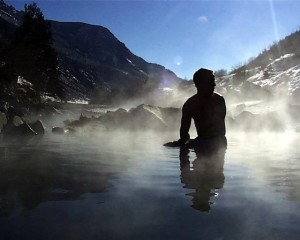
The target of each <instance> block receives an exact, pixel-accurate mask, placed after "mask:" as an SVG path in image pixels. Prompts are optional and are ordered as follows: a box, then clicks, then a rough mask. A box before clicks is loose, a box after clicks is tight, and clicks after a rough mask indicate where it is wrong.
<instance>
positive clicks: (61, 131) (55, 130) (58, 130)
mask: <svg viewBox="0 0 300 240" xmlns="http://www.w3.org/2000/svg"><path fill="white" fill-rule="evenodd" d="M52 133H55V134H64V133H65V129H64V128H62V127H53V128H52Z"/></svg>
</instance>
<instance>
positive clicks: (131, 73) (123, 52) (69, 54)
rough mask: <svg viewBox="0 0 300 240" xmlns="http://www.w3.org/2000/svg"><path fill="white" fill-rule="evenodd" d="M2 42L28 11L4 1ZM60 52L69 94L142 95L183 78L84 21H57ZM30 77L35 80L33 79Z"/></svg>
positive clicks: (1, 3) (55, 40) (0, 5)
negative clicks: (146, 59)
mask: <svg viewBox="0 0 300 240" xmlns="http://www.w3.org/2000/svg"><path fill="white" fill-rule="evenodd" d="M0 13H1V15H0V24H1V29H0V43H5V44H7V42H9V40H10V39H11V38H12V36H13V31H14V29H15V28H16V27H17V25H18V24H20V21H21V16H22V13H21V12H18V11H16V10H15V9H14V8H13V7H11V6H8V5H6V4H5V3H4V1H3V0H0ZM51 25H52V33H53V44H54V48H55V49H56V51H57V52H58V56H59V70H60V74H61V76H60V79H61V82H62V83H63V86H64V88H65V94H66V96H67V98H91V97H92V98H93V99H94V101H96V102H100V103H101V102H102V103H103V102H104V103H105V101H108V102H109V101H110V102H111V101H113V100H112V99H109V98H119V100H122V97H124V98H125V97H126V98H137V97H139V96H144V95H145V94H146V95H147V94H149V93H151V92H152V91H155V90H157V89H158V88H160V87H161V84H163V83H164V84H166V86H165V87H171V86H172V85H176V84H177V83H178V82H179V81H181V79H179V78H178V77H177V76H176V75H175V74H174V73H173V72H171V71H169V70H167V69H165V68H164V67H163V66H160V65H157V64H152V63H148V62H146V61H145V60H144V59H142V58H140V57H138V56H136V55H134V54H133V53H132V52H131V51H130V50H129V49H128V48H127V47H126V46H125V44H124V43H122V42H120V41H119V40H118V39H117V38H116V37H115V36H114V35H113V34H112V33H111V32H110V31H109V30H108V29H106V28H104V27H101V26H95V25H90V24H86V23H79V22H70V23H63V22H56V21H51ZM28 81H30V79H28Z"/></svg>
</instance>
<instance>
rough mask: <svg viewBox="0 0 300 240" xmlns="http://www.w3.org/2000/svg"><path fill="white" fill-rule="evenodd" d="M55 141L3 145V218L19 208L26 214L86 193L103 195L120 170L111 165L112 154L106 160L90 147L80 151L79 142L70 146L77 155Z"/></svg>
mask: <svg viewBox="0 0 300 240" xmlns="http://www.w3.org/2000/svg"><path fill="white" fill-rule="evenodd" d="M56 140H57V142H56V143H54V142H51V144H49V142H47V141H48V140H46V143H45V141H44V142H43V140H42V139H39V140H32V139H22V141H17V140H13V141H10V142H5V143H2V144H1V158H0V218H1V217H8V216H10V215H11V214H12V213H13V212H14V211H15V210H16V209H17V208H19V207H21V209H22V210H23V214H25V215H26V214H28V213H30V211H31V210H32V209H34V208H36V207H37V205H39V204H40V203H42V202H46V201H61V200H76V199H79V198H80V197H81V196H82V195H83V194H85V193H96V192H97V193H99V192H103V191H105V190H106V189H107V188H108V187H109V186H110V185H111V179H112V177H114V176H115V174H116V173H117V172H120V171H121V169H120V168H119V169H118V168H116V167H114V166H112V165H113V161H114V159H113V156H110V155H109V154H106V157H107V158H110V157H111V159H107V160H106V159H102V158H101V157H102V155H101V154H99V153H97V152H95V151H93V153H91V152H89V150H91V149H88V146H84V147H81V149H79V146H78V145H79V144H80V143H78V142H77V143H75V142H72V141H71V143H70V146H72V147H73V148H76V149H78V152H75V153H74V151H70V149H69V151H68V146H67V145H64V146H63V145H62V144H63V142H60V141H59V139H56ZM69 140H70V139H69ZM32 141H33V142H32ZM47 144H49V146H48V145H47ZM76 144H77V145H76ZM70 146H69V147H70ZM84 148H85V149H87V150H86V152H84V150H83V149H84ZM71 150H72V149H71ZM108 161H111V164H107V162H108Z"/></svg>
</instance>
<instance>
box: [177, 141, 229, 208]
mask: <svg viewBox="0 0 300 240" xmlns="http://www.w3.org/2000/svg"><path fill="white" fill-rule="evenodd" d="M219 140H220V139H219ZM219 140H218V141H217V142H215V141H214V140H212V141H207V142H206V144H203V145H201V149H200V147H198V149H197V150H195V153H196V159H195V160H194V161H193V162H192V166H191V164H190V161H189V152H190V150H189V148H187V146H182V147H181V148H180V155H179V158H180V171H181V175H180V177H181V182H182V183H183V184H184V186H183V187H184V188H187V189H193V190H194V191H193V192H190V193H188V194H187V195H188V196H192V205H191V206H192V207H193V208H194V209H196V210H198V211H201V212H209V211H210V210H211V205H212V204H213V201H212V199H211V198H212V197H214V196H216V195H217V192H216V191H217V189H221V188H223V186H224V183H225V176H224V173H223V168H224V158H225V152H226V148H227V142H226V138H225V137H223V141H222V143H221V141H219ZM216 143H217V144H216ZM199 146H200V145H199Z"/></svg>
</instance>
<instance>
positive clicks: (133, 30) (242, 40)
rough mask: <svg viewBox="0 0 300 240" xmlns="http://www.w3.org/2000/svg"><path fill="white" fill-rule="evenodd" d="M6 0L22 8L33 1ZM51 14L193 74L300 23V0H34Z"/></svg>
mask: <svg viewBox="0 0 300 240" xmlns="http://www.w3.org/2000/svg"><path fill="white" fill-rule="evenodd" d="M5 2H6V3H8V4H11V5H13V6H14V7H15V8H17V9H18V10H21V9H23V7H24V4H25V3H31V2H32V1H23V0H15V1H8V0H5ZM35 2H36V3H37V4H38V6H39V7H40V8H41V10H42V11H43V13H44V15H45V17H46V18H47V19H52V20H57V21H77V22H86V23H90V24H95V25H101V26H104V27H106V28H108V29H109V30H110V31H111V32H112V33H113V34H114V35H115V36H116V37H117V38H118V39H119V40H120V41H121V42H123V43H125V45H126V46H127V47H128V48H129V49H130V50H131V51H132V52H133V53H134V54H136V55H138V56H139V57H142V58H144V59H145V60H146V61H148V62H153V63H158V64H161V65H163V66H165V67H166V68H168V69H170V70H172V71H174V72H175V73H176V74H177V75H178V76H180V77H183V78H185V77H186V78H188V79H190V78H191V77H192V75H193V72H194V71H195V70H197V69H198V68H200V67H209V68H212V69H213V70H218V69H227V70H229V71H230V70H231V69H232V67H234V66H236V65H239V64H240V63H244V62H246V61H247V60H248V59H249V58H250V57H255V56H257V55H258V54H259V53H260V52H261V51H262V50H263V49H264V48H268V47H269V46H270V45H272V44H273V42H274V41H276V40H280V39H282V38H284V37H285V36H287V35H289V34H290V33H292V32H295V31H296V30H299V29H300V17H299V16H300V14H299V13H300V0H198V1H197V0H194V1H188V0H185V1H171V0H169V1H163V0H154V1H153V0H152V1H150V0H149V1H146V0H139V1H138V0H137V1H128V0H119V1H103V0H77V1H72V0H60V1H57V0H35Z"/></svg>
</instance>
